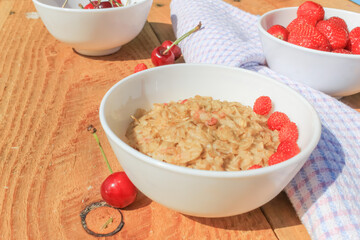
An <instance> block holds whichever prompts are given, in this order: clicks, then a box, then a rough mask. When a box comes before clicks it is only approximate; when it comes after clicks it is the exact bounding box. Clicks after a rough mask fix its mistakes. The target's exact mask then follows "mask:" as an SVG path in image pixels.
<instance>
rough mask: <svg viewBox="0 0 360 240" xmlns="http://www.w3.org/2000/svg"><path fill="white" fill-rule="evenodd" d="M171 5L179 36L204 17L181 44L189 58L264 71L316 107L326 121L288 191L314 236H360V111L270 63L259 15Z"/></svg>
mask: <svg viewBox="0 0 360 240" xmlns="http://www.w3.org/2000/svg"><path fill="white" fill-rule="evenodd" d="M170 7H171V20H172V25H173V29H174V32H175V34H176V36H177V37H179V36H181V35H183V34H184V33H185V32H187V31H189V30H190V29H192V28H194V27H195V26H196V25H197V24H198V23H199V21H201V22H202V25H203V28H202V29H201V30H200V31H198V32H196V33H194V34H192V35H191V36H190V37H188V38H186V39H185V40H183V41H182V42H180V44H179V46H180V48H181V50H182V53H183V56H184V59H185V62H186V63H213V64H221V65H227V66H233V67H241V68H246V69H250V70H253V71H256V72H259V73H261V74H264V75H267V76H269V77H271V78H273V79H276V80H278V81H280V82H282V83H285V84H287V85H288V86H290V87H291V88H293V89H295V90H296V91H298V92H299V93H300V94H302V95H303V96H304V97H305V98H306V99H307V100H308V101H309V102H310V103H311V104H312V105H313V106H314V107H315V109H316V110H317V112H318V114H319V117H320V119H321V123H322V135H321V139H320V142H319V144H318V146H317V148H316V149H315V150H314V152H313V153H312V155H311V156H310V158H309V159H308V161H307V162H306V163H305V165H304V166H303V168H302V169H301V170H300V172H299V173H298V174H297V175H296V176H295V178H294V179H293V180H292V181H291V182H290V183H289V184H288V186H286V188H285V192H286V194H287V195H288V197H289V199H290V201H291V203H292V204H293V206H294V208H295V210H296V212H297V214H298V216H299V218H300V219H301V221H302V222H303V224H304V225H305V227H306V228H307V230H308V232H309V234H310V236H311V237H312V238H313V239H360V187H359V185H360V114H359V113H358V112H356V111H355V110H353V109H351V108H350V107H348V106H346V105H344V104H343V103H341V102H339V101H338V100H336V99H335V98H332V97H330V96H328V95H325V94H323V93H321V92H319V91H317V90H314V89H312V88H310V87H308V86H305V85H304V84H302V83H299V82H295V81H292V80H291V79H288V78H287V77H285V76H282V75H280V74H278V73H276V72H274V71H272V70H271V69H269V68H268V67H267V66H266V65H265V57H264V54H263V50H262V47H261V43H260V38H259V35H258V30H257V27H256V24H257V20H258V16H255V15H252V14H249V13H246V12H244V11H242V10H240V9H238V8H236V7H233V6H231V5H229V4H227V3H225V2H223V1H220V0H196V1H194V0H172V2H171V5H170ZM280 214H281V213H280Z"/></svg>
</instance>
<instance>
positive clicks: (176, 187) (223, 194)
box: [100, 64, 321, 217]
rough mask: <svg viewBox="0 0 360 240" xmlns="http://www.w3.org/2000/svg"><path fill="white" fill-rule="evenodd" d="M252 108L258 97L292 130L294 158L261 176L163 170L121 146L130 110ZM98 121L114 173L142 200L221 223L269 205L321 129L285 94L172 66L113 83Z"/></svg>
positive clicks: (200, 68) (223, 73) (260, 81)
mask: <svg viewBox="0 0 360 240" xmlns="http://www.w3.org/2000/svg"><path fill="white" fill-rule="evenodd" d="M197 94H198V95H201V96H212V97H213V98H214V99H220V100H230V101H237V102H240V103H242V104H244V105H248V106H252V105H253V103H254V101H255V99H256V98H258V97H259V96H261V95H268V96H270V97H271V98H272V100H273V102H274V105H275V110H276V111H282V112H285V113H286V114H288V116H289V117H290V119H291V120H292V121H294V122H295V123H296V124H297V125H298V128H299V132H300V134H299V140H298V144H299V146H300V148H301V152H300V153H299V154H298V155H297V156H295V157H294V158H292V159H290V160H288V161H286V162H283V163H280V164H277V165H274V166H271V167H266V168H262V169H256V170H248V171H237V172H223V171H205V170H196V169H191V168H186V167H180V166H176V165H171V164H168V163H164V162H162V161H158V160H155V159H152V158H150V157H148V156H146V155H144V154H142V153H140V152H138V151H136V150H135V149H133V148H131V147H130V146H129V145H127V144H126V137H125V131H126V129H127V127H128V125H129V124H130V122H131V120H132V119H131V118H130V115H132V114H134V112H135V110H136V109H137V108H145V109H150V108H151V106H152V104H153V103H163V102H168V101H170V100H174V101H177V100H180V99H185V98H189V97H193V96H195V95H197ZM100 122H101V125H102V127H103V129H104V131H105V133H106V136H107V138H108V140H109V142H110V144H111V147H112V149H113V150H114V152H115V154H116V156H117V158H118V160H119V162H120V164H121V166H122V167H123V169H124V170H125V172H126V174H127V175H128V176H129V178H130V179H131V181H132V182H133V183H134V184H135V186H136V187H137V188H138V189H139V190H140V191H141V192H143V193H144V194H145V195H146V196H148V197H149V198H150V199H152V200H154V201H156V202H158V203H160V204H162V205H164V206H166V207H168V208H171V209H174V210H176V211H179V212H181V213H184V214H188V215H193V216H202V217H224V216H231V215H236V214H241V213H244V212H247V211H251V210H253V209H255V208H257V207H259V206H261V205H263V204H265V203H266V202H268V201H270V200H271V199H272V198H274V197H275V196H276V195H277V194H279V192H280V191H281V190H282V189H283V188H284V187H285V186H286V185H287V184H288V183H289V182H290V180H291V179H292V178H293V177H294V176H295V174H296V173H297V172H298V171H299V170H300V168H301V167H302V166H303V164H304V163H305V161H306V160H307V158H308V157H309V155H310V154H311V152H312V151H313V149H314V148H315V147H316V145H317V143H318V141H319V138H320V133H321V124H320V121H319V118H318V116H317V113H316V112H315V110H314V109H313V107H312V106H311V105H310V104H309V103H308V102H307V101H306V100H305V99H304V98H303V97H302V96H301V95H299V94H298V93H296V92H295V91H294V90H292V89H290V88H289V87H287V86H285V85H283V84H281V83H279V82H277V81H275V80H272V79H270V78H267V77H265V76H263V75H260V74H257V73H255V72H251V71H248V70H244V69H240V68H230V67H224V66H219V65H208V64H174V65H168V66H162V67H156V68H151V69H148V70H145V71H142V72H139V73H136V74H132V75H130V76H128V77H126V78H125V79H123V80H121V81H120V82H118V83H117V84H115V85H114V86H113V87H112V88H111V89H110V90H109V91H108V92H107V93H106V95H105V96H104V98H103V100H102V102H101V105H100Z"/></svg>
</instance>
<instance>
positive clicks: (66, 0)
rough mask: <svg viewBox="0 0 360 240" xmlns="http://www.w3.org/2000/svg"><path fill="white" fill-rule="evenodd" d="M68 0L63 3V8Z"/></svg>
mask: <svg viewBox="0 0 360 240" xmlns="http://www.w3.org/2000/svg"><path fill="white" fill-rule="evenodd" d="M67 2H68V0H65V2H64V4H63V5H62V8H64V7H65V5H66V4H67Z"/></svg>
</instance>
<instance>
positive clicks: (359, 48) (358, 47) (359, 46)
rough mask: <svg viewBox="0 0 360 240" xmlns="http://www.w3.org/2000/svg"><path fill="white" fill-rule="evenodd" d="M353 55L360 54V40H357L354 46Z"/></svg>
mask: <svg viewBox="0 0 360 240" xmlns="http://www.w3.org/2000/svg"><path fill="white" fill-rule="evenodd" d="M351 49H352V51H351V52H352V53H353V54H360V39H358V40H356V41H355V42H354V43H353V45H352V48H351Z"/></svg>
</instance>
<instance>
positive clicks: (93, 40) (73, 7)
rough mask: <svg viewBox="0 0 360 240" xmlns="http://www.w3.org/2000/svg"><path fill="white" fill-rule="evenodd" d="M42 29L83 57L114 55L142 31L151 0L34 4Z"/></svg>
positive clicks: (39, 1)
mask: <svg viewBox="0 0 360 240" xmlns="http://www.w3.org/2000/svg"><path fill="white" fill-rule="evenodd" d="M33 3H34V5H35V7H36V10H37V12H38V13H39V15H40V18H41V20H42V21H43V23H44V25H45V27H46V28H47V30H48V31H49V32H50V34H51V35H53V36H54V37H55V38H56V39H57V40H59V41H61V42H64V43H66V44H68V45H69V46H71V47H72V48H74V50H75V51H76V52H78V53H80V54H82V55H87V56H103V55H109V54H112V53H115V52H117V51H118V50H119V49H120V48H121V46H123V45H125V44H127V43H129V42H130V41H131V40H133V39H134V38H135V37H136V36H137V35H138V34H139V33H140V32H141V30H142V28H143V27H144V25H145V22H146V19H147V16H148V14H149V11H150V8H151V5H152V0H110V1H104V0H102V1H97V0H92V2H90V1H89V0H71V1H67V0H33Z"/></svg>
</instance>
